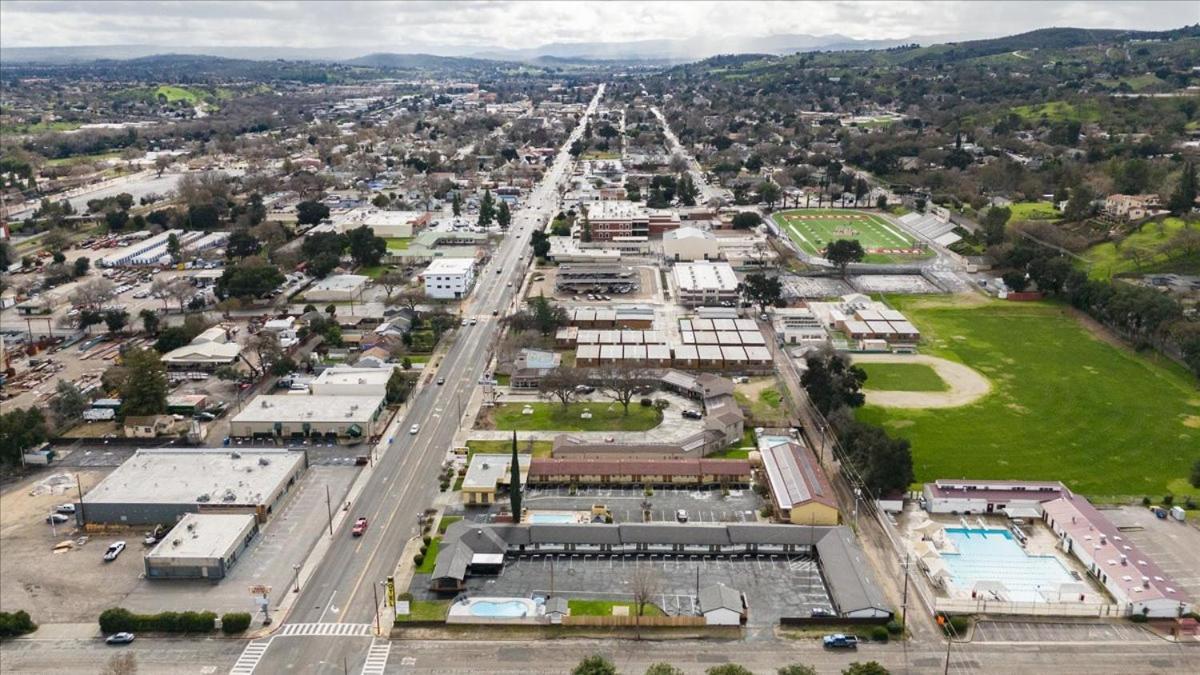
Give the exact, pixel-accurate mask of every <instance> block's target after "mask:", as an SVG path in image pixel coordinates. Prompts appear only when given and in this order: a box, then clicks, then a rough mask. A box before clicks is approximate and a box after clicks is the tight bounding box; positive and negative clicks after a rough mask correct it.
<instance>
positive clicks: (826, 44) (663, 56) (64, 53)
mask: <svg viewBox="0 0 1200 675" xmlns="http://www.w3.org/2000/svg"><path fill="white" fill-rule="evenodd" d="M953 37H954V36H930V37H924V38H905V39H903V40H856V39H854V38H849V37H846V36H844V35H802V34H794V35H770V36H764V37H759V38H746V37H732V38H729V37H726V38H710V37H705V38H688V39H679V40H637V41H626V42H558V43H551V44H546V45H542V46H540V47H532V48H529V49H502V48H487V49H481V50H469V49H458V50H454V49H446V48H430V49H428V50H425V49H421V51H423V52H425V51H427V52H428V53H417V54H414V53H405V54H395V53H391V52H387V51H386V50H385V49H378V50H365V49H363V48H361V47H329V48H308V47H197V46H173V47H160V46H155V45H108V46H106V45H92V46H79V47H3V48H0V60H2V61H4V62H6V63H30V62H37V63H79V62H84V61H95V60H99V59H114V60H124V59H136V58H143V57H147V56H157V55H159V54H165V53H171V54H196V55H202V56H219V57H223V58H231V59H249V60H256V61H267V60H276V59H284V60H288V61H348V62H351V63H356V64H358V65H382V64H372V63H371V61H378V60H379V59H380V58H381V57H384V56H386V57H387V59H389V60H396V59H399V60H406V59H407V60H410V61H413V62H416V61H421V60H425V59H430V58H437V57H450V58H475V59H487V60H493V61H532V62H537V61H542V60H544V61H546V62H553V61H568V62H570V61H588V62H594V61H624V62H638V61H643V62H644V61H653V62H663V63H683V62H688V61H697V60H700V59H704V58H707V57H710V56H715V55H717V54H742V53H755V54H776V55H782V54H792V53H795V52H804V51H816V50H824V51H846V50H857V49H884V48H887V47H894V46H896V45H900V44H911V43H913V42H918V43H921V44H931V43H933V42H944V41H946V40H949V39H952V38H953ZM958 37H959V39H961V36H958ZM406 65H411V64H406Z"/></svg>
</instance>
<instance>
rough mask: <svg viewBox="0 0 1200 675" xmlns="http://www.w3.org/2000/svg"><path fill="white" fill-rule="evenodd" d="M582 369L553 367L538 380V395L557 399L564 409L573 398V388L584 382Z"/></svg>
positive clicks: (574, 393)
mask: <svg viewBox="0 0 1200 675" xmlns="http://www.w3.org/2000/svg"><path fill="white" fill-rule="evenodd" d="M581 373H582V371H580V370H578V369H575V368H555V369H554V370H553V371H551V372H549V373H547V374H546V375H543V376H542V379H541V380H540V381H538V395H540V396H542V397H543V398H550V399H558V402H559V403H561V404H562V407H563V408H564V409H565V408H566V407H567V406H568V405H570V403H571V401H572V400H574V398H575V395H576V393H577V392H576V391H575V388H576V387H578V386H579V385H581V384H584V378H583V375H582V374H581Z"/></svg>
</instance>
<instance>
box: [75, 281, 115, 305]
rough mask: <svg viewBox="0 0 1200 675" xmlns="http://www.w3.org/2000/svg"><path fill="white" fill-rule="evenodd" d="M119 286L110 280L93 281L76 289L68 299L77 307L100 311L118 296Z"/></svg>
mask: <svg viewBox="0 0 1200 675" xmlns="http://www.w3.org/2000/svg"><path fill="white" fill-rule="evenodd" d="M116 290H117V285H116V284H114V283H113V282H111V281H109V280H108V279H103V278H102V279H93V280H91V281H87V282H84V283H82V284H80V285H79V286H76V287H75V290H74V291H73V292H72V293H71V295H70V297H69V298H68V299H69V300H70V302H71V304H72V305H75V306H76V307H88V308H91V309H99V308H100V307H103V306H104V304H105V303H107V302H108V301H109V300H112V299H113V297H114V296H115V295H116Z"/></svg>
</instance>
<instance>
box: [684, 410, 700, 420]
mask: <svg viewBox="0 0 1200 675" xmlns="http://www.w3.org/2000/svg"><path fill="white" fill-rule="evenodd" d="M680 414H681V415H683V416H684V417H685V418H686V419H689V420H698V419H701V418H703V417H704V415H703V413H701V412H700V411H699V410H684V411H683V412H682V413H680Z"/></svg>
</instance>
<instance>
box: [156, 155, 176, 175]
mask: <svg viewBox="0 0 1200 675" xmlns="http://www.w3.org/2000/svg"><path fill="white" fill-rule="evenodd" d="M171 159H172V158H171V156H170V155H159V156H157V157H155V158H154V168H155V169H157V170H158V175H159V176H161V175H163V171H166V170H167V167H169V166H171Z"/></svg>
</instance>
